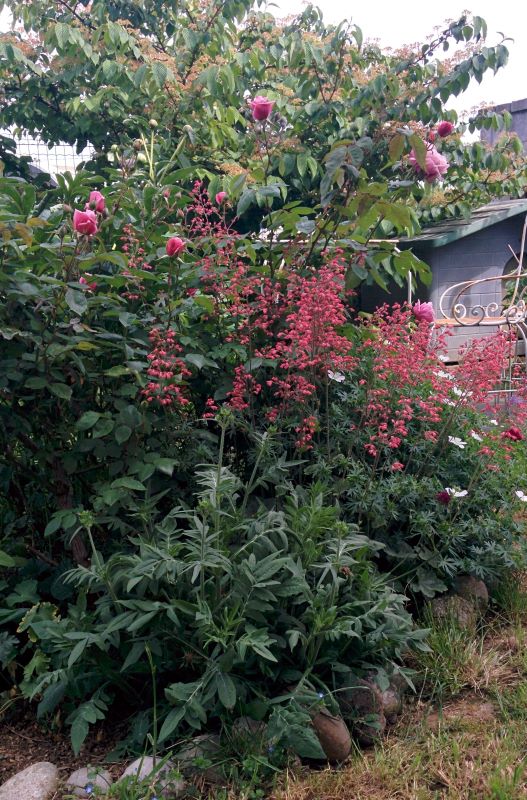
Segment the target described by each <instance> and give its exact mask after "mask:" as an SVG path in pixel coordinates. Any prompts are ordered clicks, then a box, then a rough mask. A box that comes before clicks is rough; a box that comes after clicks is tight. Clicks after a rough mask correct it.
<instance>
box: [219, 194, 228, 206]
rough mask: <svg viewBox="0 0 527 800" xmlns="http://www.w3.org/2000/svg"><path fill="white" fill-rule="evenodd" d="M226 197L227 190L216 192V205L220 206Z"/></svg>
mask: <svg viewBox="0 0 527 800" xmlns="http://www.w3.org/2000/svg"><path fill="white" fill-rule="evenodd" d="M226 199H227V192H218V194H217V195H216V205H217V206H221V204H222V203H223V202H224V201H225V200H226Z"/></svg>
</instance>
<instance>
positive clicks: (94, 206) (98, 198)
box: [85, 191, 106, 214]
mask: <svg viewBox="0 0 527 800" xmlns="http://www.w3.org/2000/svg"><path fill="white" fill-rule="evenodd" d="M85 208H86V211H88V209H91V210H92V211H97V212H98V213H99V214H102V212H103V211H104V209H105V208H106V201H105V199H104V195H102V194H101V193H100V192H96V191H94V192H90V197H89V200H88V202H87V203H86V206H85Z"/></svg>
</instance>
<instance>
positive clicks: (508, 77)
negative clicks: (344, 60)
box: [269, 0, 527, 112]
mask: <svg viewBox="0 0 527 800" xmlns="http://www.w3.org/2000/svg"><path fill="white" fill-rule="evenodd" d="M274 3H275V5H274V7H273V6H272V5H271V3H269V10H270V11H272V13H274V14H275V15H276V16H282V15H285V14H290V13H295V12H297V11H300V10H302V7H303V3H302V0H274ZM467 3H469V9H470V11H471V12H472V13H473V14H475V15H478V16H480V17H483V19H484V20H485V21H486V22H487V25H488V34H487V44H488V45H494V44H497V43H498V42H499V41H500V40H501V36H500V34H499V33H498V31H501V32H503V33H504V34H505V35H506V36H507V37H511V38H512V39H514V41H511V42H506V46H507V47H508V49H509V63H508V64H507V66H506V67H504V68H503V69H500V70H499V71H498V73H497V74H496V75H495V76H494V75H492V73H491V74H490V75H489V76H488V77H486V78H484V79H483V81H482V83H481V84H478V83H477V82H476V81H473V82H472V83H473V85H472V84H471V86H470V87H469V88H468V89H467V91H466V92H464V93H463V94H462V95H460V96H459V97H458V98H456V99H454V100H453V101H452V102H450V103H449V106H450V107H451V108H455V109H456V111H458V112H462V111H463V110H469V109H471V108H472V107H474V106H477V105H479V104H480V103H482V102H484V103H508V102H510V101H512V100H521V99H523V98H524V97H527V2H526V1H525V0H440V2H437V3H434V2H427V0H404V2H401V1H400V0H399V2H398V1H397V0H370V2H369V3H367V2H361V3H351V2H342V1H341V0H318V2H316V0H315V2H314V5H317V6H318V7H319V8H320V9H321V10H322V12H323V14H324V19H325V20H327V21H328V22H337V23H338V22H341V21H342V19H344V18H346V19H351V20H352V21H353V22H354V23H355V24H356V25H358V26H359V28H361V29H362V32H363V35H364V38H365V39H378V40H379V44H380V45H381V47H382V46H384V47H398V46H399V45H402V44H412V43H414V42H423V41H425V40H426V37H427V36H428V35H429V34H431V33H433V32H434V29H435V28H436V27H438V26H441V27H443V23H444V22H445V20H452V19H457V18H458V17H459V16H461V14H462V13H463V11H466V10H467ZM446 55H447V56H448V53H447V54H446Z"/></svg>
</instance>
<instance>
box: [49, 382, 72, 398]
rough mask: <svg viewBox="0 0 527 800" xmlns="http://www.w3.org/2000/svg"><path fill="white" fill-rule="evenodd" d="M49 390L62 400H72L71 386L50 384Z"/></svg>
mask: <svg viewBox="0 0 527 800" xmlns="http://www.w3.org/2000/svg"><path fill="white" fill-rule="evenodd" d="M49 390H50V392H52V393H53V394H54V395H55V397H60V399H61V400H71V394H72V391H71V386H66V384H65V383H50V384H49Z"/></svg>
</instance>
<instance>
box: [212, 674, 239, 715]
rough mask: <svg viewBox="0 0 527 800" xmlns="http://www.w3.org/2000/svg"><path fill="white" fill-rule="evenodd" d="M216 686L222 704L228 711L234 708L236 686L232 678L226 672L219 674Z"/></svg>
mask: <svg viewBox="0 0 527 800" xmlns="http://www.w3.org/2000/svg"><path fill="white" fill-rule="evenodd" d="M216 686H217V689H218V697H219V698H220V702H221V704H222V705H223V706H225V708H228V709H231V708H234V706H235V704H236V686H235V685H234V681H233V680H232V678H231V676H230V675H228V674H227V673H226V672H218V673H217V675H216Z"/></svg>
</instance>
